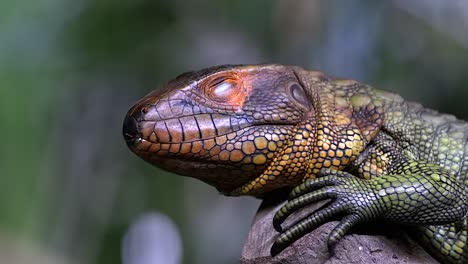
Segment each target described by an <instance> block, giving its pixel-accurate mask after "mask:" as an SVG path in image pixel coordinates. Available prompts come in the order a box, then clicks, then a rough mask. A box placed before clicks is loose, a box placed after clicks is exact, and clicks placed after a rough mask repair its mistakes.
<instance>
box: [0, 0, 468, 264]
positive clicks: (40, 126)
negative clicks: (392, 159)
mask: <svg viewBox="0 0 468 264" xmlns="http://www.w3.org/2000/svg"><path fill="white" fill-rule="evenodd" d="M467 13H468V2H466V1H461V0H460V1H450V2H449V1H443V0H430V1H424V2H423V1H413V2H412V1H404V0H393V1H379V2H376V1H370V0H369V1H354V0H353V1H318V0H294V1H286V0H274V1H267V0H258V1H252V0H237V1H220V0H200V1H182V0H175V1H168V0H166V1H162V0H120V1H110V0H94V1H93V0H73V1H72V0H35V1H26V0H17V1H2V2H1V3H0V89H1V90H0V91H1V94H0V117H1V118H0V121H1V122H0V131H1V135H2V138H3V141H2V144H1V147H0V155H1V158H0V175H1V178H0V179H1V182H0V184H1V185H0V186H2V187H3V189H2V190H1V191H0V263H13V264H16V263H85V264H87V263H90V264H91V263H120V262H122V258H124V259H125V262H126V264H135V263H139V264H143V263H179V261H180V262H182V263H238V260H239V256H240V252H241V248H242V242H243V240H244V238H245V236H246V234H247V232H248V229H249V225H250V223H251V221H252V218H253V216H254V214H255V211H256V209H257V207H258V205H259V202H260V201H258V200H256V199H253V198H248V197H247V198H227V197H223V196H221V195H218V194H217V192H216V191H215V190H214V189H213V188H211V187H209V186H206V185H205V184H203V183H200V182H198V181H196V180H194V179H189V178H183V177H179V176H176V175H172V174H169V173H166V172H163V171H160V170H158V169H155V168H153V167H151V166H150V165H148V164H146V163H145V162H143V161H142V160H140V159H139V158H137V157H136V156H134V155H133V154H131V153H130V151H128V150H127V147H126V146H125V142H124V141H123V138H122V136H121V126H122V119H123V117H124V115H125V113H126V111H127V110H128V108H129V107H130V106H131V105H132V104H133V103H134V102H135V101H136V100H137V99H139V98H140V97H142V96H143V95H144V94H146V93H147V92H149V91H151V90H152V89H155V88H157V87H160V86H162V85H163V84H164V83H165V82H166V81H168V80H170V79H171V78H173V77H175V76H176V75H178V74H180V73H182V72H186V71H189V70H195V69H200V68H203V67H208V66H212V65H216V64H236V63H243V64H249V63H281V64H294V65H299V66H302V67H305V68H309V69H319V70H322V71H325V72H326V73H328V74H329V75H332V76H338V77H346V78H353V79H357V80H360V81H362V82H365V83H369V84H371V85H373V86H375V87H378V88H381V89H387V90H392V91H395V92H398V93H400V94H401V95H403V96H404V97H405V98H407V99H409V100H412V101H418V102H421V103H423V104H424V105H426V106H428V107H431V108H434V109H437V110H439V111H442V112H447V113H451V114H454V115H456V116H457V117H459V118H461V119H465V120H467V119H468V109H467V107H466V105H465V103H466V102H467V99H468V87H467V83H468V34H467V33H466V29H467V28H468V17H467V16H466V14H467ZM145 216H146V217H145ZM142 219H143V220H142ZM142 223H143V224H142ZM130 226H132V228H131V229H130V230H133V231H131V232H130V234H128V233H127V231H128V230H129V227H130ZM171 230H172V231H171ZM177 230H178V231H177ZM126 234H127V235H126ZM177 234H179V235H177ZM124 237H126V238H125V239H124ZM123 241H124V242H123ZM129 245H130V246H129ZM132 245H133V246H132ZM134 245H136V246H134ZM179 246H180V247H182V248H181V249H180V250H178V248H179ZM122 248H123V250H122ZM158 248H164V249H165V250H164V251H162V258H160V259H159V262H158V261H157V260H156V259H157V256H152V257H153V262H145V261H143V260H141V259H140V260H135V259H137V258H138V257H141V256H146V255H145V254H146V253H144V252H143V251H144V250H146V251H145V252H153V254H156V253H157V251H158V250H156V249H158ZM139 250H141V251H142V252H143V253H142V252H140V251H139ZM122 252H123V253H122ZM155 252H156V253H155ZM160 253H161V252H160ZM171 254H172V257H169V256H168V255H171ZM150 255H151V254H150ZM122 256H123V257H122ZM148 259H151V256H148Z"/></svg>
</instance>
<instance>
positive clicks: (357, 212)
mask: <svg viewBox="0 0 468 264" xmlns="http://www.w3.org/2000/svg"><path fill="white" fill-rule="evenodd" d="M321 175H322V177H321V178H317V179H314V180H308V181H306V182H305V183H303V184H301V185H300V186H298V187H297V188H295V189H294V191H293V192H292V193H291V196H290V197H291V198H292V199H291V200H289V202H288V203H286V204H285V205H284V206H283V207H281V208H280V209H279V210H278V212H277V213H276V214H275V216H274V218H273V226H274V227H275V229H276V230H278V231H279V232H282V233H281V234H280V235H279V236H278V238H277V239H276V240H275V242H274V244H273V246H272V248H271V254H272V256H274V255H276V254H278V253H279V252H281V251H282V250H283V249H285V248H286V247H288V246H289V245H291V244H292V243H293V242H295V241H296V240H298V239H299V238H301V237H302V236H304V235H305V234H307V233H309V232H310V231H312V230H314V229H315V228H317V227H319V226H321V225H322V224H325V223H326V222H328V221H330V219H332V218H335V217H337V216H342V215H344V217H343V218H342V219H341V221H340V223H339V224H338V225H337V226H336V227H335V228H334V229H333V230H332V231H331V233H330V235H329V237H328V242H327V244H328V247H329V249H330V250H331V249H332V248H333V247H334V245H335V244H336V243H337V242H338V241H339V240H340V239H341V238H342V237H343V236H344V235H345V234H346V232H348V231H349V229H351V228H352V227H353V226H354V225H356V224H357V223H359V222H362V221H365V220H368V219H370V218H371V217H370V216H369V211H371V213H375V212H372V210H373V209H375V208H374V199H373V196H372V195H371V193H373V192H372V191H370V190H369V188H368V186H367V185H366V183H365V181H363V180H361V179H359V178H356V177H354V176H352V175H351V174H349V173H346V172H340V171H335V170H326V171H322V172H321ZM325 199H332V203H331V204H329V205H327V206H325V207H324V208H322V209H319V210H318V211H316V212H314V213H312V214H311V215H309V216H308V217H306V218H304V219H302V220H300V221H299V222H297V223H295V224H294V225H293V226H292V227H290V228H288V229H287V230H285V231H283V230H282V228H281V224H282V223H283V222H284V221H285V220H286V218H287V217H288V216H289V215H291V214H292V213H294V212H295V211H297V210H298V209H300V208H302V207H305V206H307V205H309V204H311V203H314V202H317V201H321V200H325Z"/></svg>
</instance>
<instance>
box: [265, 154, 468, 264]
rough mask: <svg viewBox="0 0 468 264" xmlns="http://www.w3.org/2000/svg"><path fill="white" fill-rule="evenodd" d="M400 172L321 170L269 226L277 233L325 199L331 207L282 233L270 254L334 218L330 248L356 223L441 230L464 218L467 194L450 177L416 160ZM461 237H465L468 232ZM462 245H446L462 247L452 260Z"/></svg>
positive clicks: (408, 163) (403, 167)
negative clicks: (366, 174)
mask: <svg viewBox="0 0 468 264" xmlns="http://www.w3.org/2000/svg"><path fill="white" fill-rule="evenodd" d="M401 168H402V170H401V171H400V173H401V174H395V175H385V176H381V177H375V178H372V179H370V180H364V179H360V178H357V177H355V176H353V175H351V174H349V173H346V172H342V171H336V170H322V171H321V173H320V175H319V176H321V177H319V178H317V179H315V180H307V181H306V182H305V183H303V184H302V185H300V186H298V187H296V188H295V189H294V190H293V192H292V193H291V196H290V200H289V202H288V203H287V204H286V205H284V206H283V207H282V208H281V209H280V210H279V211H278V212H277V213H276V215H275V217H274V220H273V224H274V226H275V228H276V229H277V230H278V231H280V232H281V231H282V230H281V224H282V223H283V221H284V220H285V219H286V218H287V217H288V216H289V215H290V214H292V213H293V212H295V211H296V210H298V209H299V208H302V207H304V206H306V205H308V204H311V203H314V202H317V201H320V200H325V199H332V201H333V202H332V203H330V204H329V205H328V206H326V207H324V208H322V209H321V210H319V211H316V212H314V213H313V214H311V215H310V216H308V217H306V218H305V219H303V220H301V221H300V222H298V223H296V224H295V225H293V226H292V227H291V228H289V229H287V230H285V231H284V232H282V234H281V235H280V236H279V237H278V238H277V239H276V241H275V243H274V245H273V247H272V249H271V253H272V255H276V254H277V253H279V252H280V251H282V250H283V249H284V248H285V247H287V246H289V245H290V244H292V243H293V242H294V241H296V240H297V239H299V238H300V237H302V236H303V235H305V234H306V233H308V232H310V231H311V230H313V229H315V228H316V227H318V226H320V225H322V224H324V223H326V222H328V221H329V220H330V219H331V218H333V217H337V216H343V218H342V219H341V221H340V223H339V224H338V225H337V226H336V227H335V229H334V230H332V232H331V233H330V235H329V238H328V245H329V247H332V246H333V245H334V244H335V243H336V242H337V241H339V240H340V239H341V238H342V237H343V236H344V234H345V233H346V232H348V231H349V230H350V229H351V228H352V227H353V226H355V225H356V224H357V223H359V222H364V221H370V220H376V219H383V220H387V221H391V222H396V223H401V224H416V225H430V224H432V225H440V224H446V223H452V222H457V221H461V220H462V219H463V218H464V217H465V215H466V213H467V211H468V205H467V202H468V195H467V190H466V188H465V187H463V186H462V185H460V184H459V183H457V182H456V181H455V180H454V179H453V178H450V177H448V173H447V172H446V171H445V170H443V169H441V168H438V169H435V167H434V165H428V164H425V163H421V162H416V161H411V162H406V163H405V164H402V166H401ZM460 232H461V233H460V234H462V233H463V232H464V233H465V234H466V229H465V230H460ZM465 240H466V236H465ZM457 245H458V246H457ZM464 245H465V242H464V241H463V240H457V239H455V240H454V244H453V245H450V246H453V247H455V246H457V247H459V248H460V247H461V252H462V253H461V254H458V255H457V256H455V259H457V258H458V259H462V258H464V257H463V256H462V254H463V251H467V250H468V249H465V246H464ZM458 251H459V250H458ZM465 255H466V253H465ZM461 261H463V260H461ZM465 261H466V260H465ZM454 263H456V262H455V261H454ZM460 263H461V262H460Z"/></svg>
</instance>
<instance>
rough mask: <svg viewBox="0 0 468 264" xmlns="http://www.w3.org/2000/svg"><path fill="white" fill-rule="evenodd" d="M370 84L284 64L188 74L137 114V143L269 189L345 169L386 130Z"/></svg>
mask: <svg viewBox="0 0 468 264" xmlns="http://www.w3.org/2000/svg"><path fill="white" fill-rule="evenodd" d="M377 98H378V97H377V96H376V95H375V92H374V90H373V89H371V88H370V87H369V86H366V85H363V84H360V83H358V82H356V81H352V80H339V79H337V80H333V79H330V78H328V77H326V76H325V75H324V74H323V73H321V72H316V71H306V70H303V69H301V68H299V67H288V66H281V65H253V66H242V65H239V66H230V65H225V66H218V67H213V68H208V69H205V70H201V71H198V72H190V73H185V74H182V75H180V76H179V77H177V78H176V79H174V80H173V81H171V82H169V83H168V84H167V85H166V86H165V87H163V89H159V90H155V91H153V92H151V93H149V94H148V95H146V96H145V97H144V98H143V99H141V100H140V101H138V102H137V103H136V104H135V105H134V106H133V107H132V108H131V109H130V110H129V111H128V113H127V115H126V118H125V121H124V127H123V134H124V137H125V140H126V142H127V145H128V146H129V148H130V149H131V150H132V151H133V152H134V153H135V154H137V155H138V156H140V157H141V158H143V159H144V160H146V161H148V162H150V163H151V164H153V165H155V166H157V167H160V168H163V169H166V170H168V171H171V172H174V173H177V174H181V175H185V176H190V177H194V178H197V179H200V180H202V181H205V182H207V183H208V184H211V185H213V186H215V187H216V188H217V189H218V190H219V191H220V192H222V193H224V194H227V195H255V196H261V195H262V194H263V193H266V192H269V191H271V190H274V189H277V188H280V187H285V186H294V185H297V184H298V183H299V182H301V181H302V180H303V179H305V178H314V177H316V175H317V174H318V173H319V171H320V170H321V169H322V168H333V169H338V170H342V169H344V168H345V167H346V166H347V165H348V164H349V163H350V162H352V161H353V160H355V159H356V158H357V157H358V156H359V154H360V153H361V152H362V151H363V150H364V149H365V147H366V144H367V143H368V142H369V141H370V140H371V139H372V138H373V137H375V135H376V134H377V132H378V131H379V129H380V127H381V125H382V122H383V118H382V116H383V115H382V110H381V103H380V102H379V99H377Z"/></svg>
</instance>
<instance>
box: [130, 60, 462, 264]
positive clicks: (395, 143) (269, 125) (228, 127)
mask: <svg viewBox="0 0 468 264" xmlns="http://www.w3.org/2000/svg"><path fill="white" fill-rule="evenodd" d="M123 134H124V137H125V140H126V142H127V145H128V146H129V148H130V149H131V150H132V151H133V152H134V153H135V154H136V155H138V156H140V157H141V158H143V159H144V160H146V161H148V162H150V163H151V164H153V165H155V166H157V167H161V168H163V169H166V170H168V171H171V172H174V173H177V174H181V175H185V176H190V177H194V178H197V179H200V180H202V181H204V182H206V183H208V184H210V185H213V186H214V187H216V188H217V189H218V190H219V191H220V192H221V193H223V194H225V195H230V196H239V195H252V196H256V197H261V196H262V195H264V194H265V193H268V192H271V191H273V190H276V189H279V188H283V187H291V188H294V189H293V190H292V192H291V194H290V197H289V201H288V202H287V203H286V204H285V205H284V206H283V207H282V208H281V209H280V210H279V211H278V212H277V213H276V215H275V216H274V219H273V225H274V227H275V228H276V229H277V230H278V231H279V232H280V233H281V234H280V235H279V236H278V237H277V239H276V241H275V243H274V244H273V246H272V249H271V253H272V255H275V254H277V253H279V252H280V251H281V250H283V249H284V248H285V247H287V246H289V245H290V244H292V243H293V242H294V241H296V240H297V239H299V238H300V237H302V236H304V235H305V234H307V233H308V232H310V231H311V230H313V229H315V228H317V227H318V226H320V225H322V224H324V223H325V222H328V221H330V219H332V218H336V217H340V219H341V220H340V222H339V224H338V225H337V226H336V227H335V228H334V230H332V232H331V233H330V235H329V236H328V246H329V247H332V246H333V245H334V244H335V243H337V242H338V241H339V240H340V239H341V238H342V237H343V236H344V235H345V234H346V232H348V231H349V230H350V229H351V228H352V227H354V226H355V225H356V224H358V223H361V222H366V221H372V220H380V221H390V222H395V223H399V224H403V225H408V226H410V230H413V231H414V232H412V233H414V234H415V238H416V239H417V240H418V241H420V243H421V245H422V246H423V247H424V248H425V249H426V250H428V251H429V252H430V253H431V254H432V255H433V256H434V257H436V258H437V259H438V260H439V261H441V262H443V263H468V248H467V247H468V246H467V242H468V241H467V237H468V234H467V233H468V216H467V211H468V177H467V174H468V157H467V156H468V155H467V154H468V144H467V141H468V140H467V138H468V123H466V122H464V121H461V120H457V119H456V118H455V117H453V116H451V115H446V114H441V113H438V112H436V111H434V110H430V109H426V108H423V107H422V106H421V105H419V104H416V103H410V102H407V101H405V100H403V99H402V98H401V97H400V96H398V95H396V94H394V93H390V92H385V91H382V90H378V89H374V88H372V87H370V86H368V85H366V84H362V83H359V82H357V81H353V80H347V79H332V78H330V77H327V76H326V75H325V74H323V73H321V72H318V71H307V70H304V69H302V68H300V67H294V66H282V65H234V66H233V65H224V66H217V67H212V68H208V69H204V70H201V71H197V72H189V73H185V74H182V75H180V76H178V77H177V78H176V79H174V80H173V81H170V82H169V83H168V84H167V85H166V86H165V87H164V88H163V89H160V90H155V91H153V92H151V93H149V94H148V95H146V96H145V97H144V98H143V99H141V100H140V101H138V102H137V103H136V104H135V105H134V106H133V107H132V108H131V109H130V110H129V112H128V114H127V115H126V118H125V121H124V126H123ZM327 199H331V201H332V202H330V203H328V204H327V205H326V206H324V207H323V208H321V209H320V210H318V211H316V212H314V213H312V214H311V215H309V216H308V217H306V218H304V219H303V220H301V221H299V222H298V223H296V224H295V225H293V226H292V227H291V228H289V229H287V230H282V228H281V224H282V223H283V221H284V220H285V219H286V218H287V217H288V216H289V215H291V214H292V213H293V212H295V211H296V210H299V209H300V208H302V207H304V206H307V205H309V204H311V203H315V202H317V201H321V200H327Z"/></svg>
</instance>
